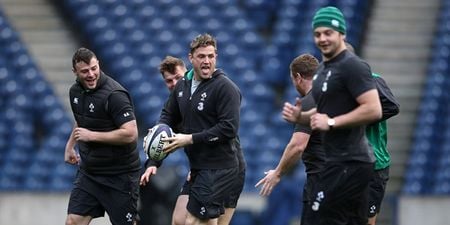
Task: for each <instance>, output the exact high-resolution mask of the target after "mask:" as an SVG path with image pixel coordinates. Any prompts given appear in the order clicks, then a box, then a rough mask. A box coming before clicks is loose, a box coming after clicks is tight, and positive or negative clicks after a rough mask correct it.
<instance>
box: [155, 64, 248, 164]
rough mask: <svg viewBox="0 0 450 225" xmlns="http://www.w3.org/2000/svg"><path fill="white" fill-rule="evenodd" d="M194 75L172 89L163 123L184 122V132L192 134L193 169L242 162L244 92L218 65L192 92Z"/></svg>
mask: <svg viewBox="0 0 450 225" xmlns="http://www.w3.org/2000/svg"><path fill="white" fill-rule="evenodd" d="M191 85H192V78H190V77H189V76H188V75H185V76H184V78H183V79H181V80H180V81H178V83H177V85H176V86H175V89H174V90H173V91H172V92H171V94H170V96H169V99H168V102H167V103H166V104H165V107H164V109H163V110H162V113H161V117H160V121H159V122H160V123H165V124H168V125H169V126H171V127H172V126H175V125H177V124H180V123H181V130H180V132H182V133H187V134H192V139H193V142H194V143H193V144H192V145H188V146H186V147H185V152H186V154H187V156H188V158H189V163H190V166H191V168H192V169H225V168H231V167H237V166H238V157H237V155H236V154H237V152H238V151H240V150H239V149H240V144H239V138H238V129H239V117H240V105H241V98H242V97H241V93H240V90H239V88H238V87H237V86H236V85H235V84H234V83H233V82H232V81H231V80H230V79H229V78H228V77H227V76H226V75H225V74H224V72H223V71H222V70H220V69H217V70H216V71H215V72H214V73H213V75H212V77H211V78H210V79H206V80H203V81H202V82H201V83H200V85H199V86H198V87H197V89H196V90H195V91H194V93H192V94H191Z"/></svg>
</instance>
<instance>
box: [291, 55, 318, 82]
mask: <svg viewBox="0 0 450 225" xmlns="http://www.w3.org/2000/svg"><path fill="white" fill-rule="evenodd" d="M318 67H319V60H317V59H316V57H314V56H313V55H311V54H302V55H299V56H297V57H296V58H295V59H294V60H292V62H291V65H290V66H289V68H290V70H291V72H292V75H295V74H296V73H299V74H301V75H302V76H303V77H304V78H312V76H313V75H314V74H315V73H316V70H317V68H318Z"/></svg>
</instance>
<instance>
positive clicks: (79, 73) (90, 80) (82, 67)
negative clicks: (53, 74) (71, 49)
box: [73, 57, 100, 89]
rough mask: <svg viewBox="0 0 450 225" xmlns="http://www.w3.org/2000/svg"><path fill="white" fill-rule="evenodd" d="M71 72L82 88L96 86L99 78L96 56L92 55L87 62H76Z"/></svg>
mask: <svg viewBox="0 0 450 225" xmlns="http://www.w3.org/2000/svg"><path fill="white" fill-rule="evenodd" d="M73 73H74V74H75V76H76V77H77V78H78V81H79V82H80V83H81V85H82V86H83V87H84V88H86V89H94V88H96V87H97V83H98V80H99V79H100V66H99V64H98V60H97V58H95V57H93V58H92V59H91V61H90V62H89V64H86V63H85V62H83V61H80V62H78V63H77V64H75V68H74V69H73Z"/></svg>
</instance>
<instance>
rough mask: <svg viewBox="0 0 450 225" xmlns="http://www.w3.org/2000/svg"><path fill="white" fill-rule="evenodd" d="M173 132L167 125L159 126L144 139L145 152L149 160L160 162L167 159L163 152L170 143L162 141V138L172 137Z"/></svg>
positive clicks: (154, 127) (151, 130)
mask: <svg viewBox="0 0 450 225" xmlns="http://www.w3.org/2000/svg"><path fill="white" fill-rule="evenodd" d="M172 135H173V131H172V128H170V127H169V126H168V125H167V124H157V125H155V126H153V127H152V128H151V129H150V130H149V132H148V134H147V136H145V137H144V146H143V147H144V152H145V154H146V155H147V157H148V158H150V159H152V160H155V161H160V160H163V159H164V158H166V156H167V154H165V153H164V152H163V149H164V147H165V146H166V145H167V144H168V142H163V141H161V138H162V137H172Z"/></svg>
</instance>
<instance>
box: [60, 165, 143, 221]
mask: <svg viewBox="0 0 450 225" xmlns="http://www.w3.org/2000/svg"><path fill="white" fill-rule="evenodd" d="M138 196H139V171H137V172H132V173H125V174H120V175H111V176H103V175H102V176H99V175H90V174H89V175H88V174H84V173H83V172H81V171H78V172H77V175H76V178H75V182H74V188H73V189H72V192H71V194H70V200H69V206H68V209H67V213H68V214H75V215H81V216H91V217H92V218H96V217H102V216H104V214H105V211H106V212H107V213H108V216H109V218H110V221H111V223H112V224H113V225H125V224H126V225H130V224H133V223H134V221H135V220H137V218H136V217H137V200H138Z"/></svg>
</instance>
